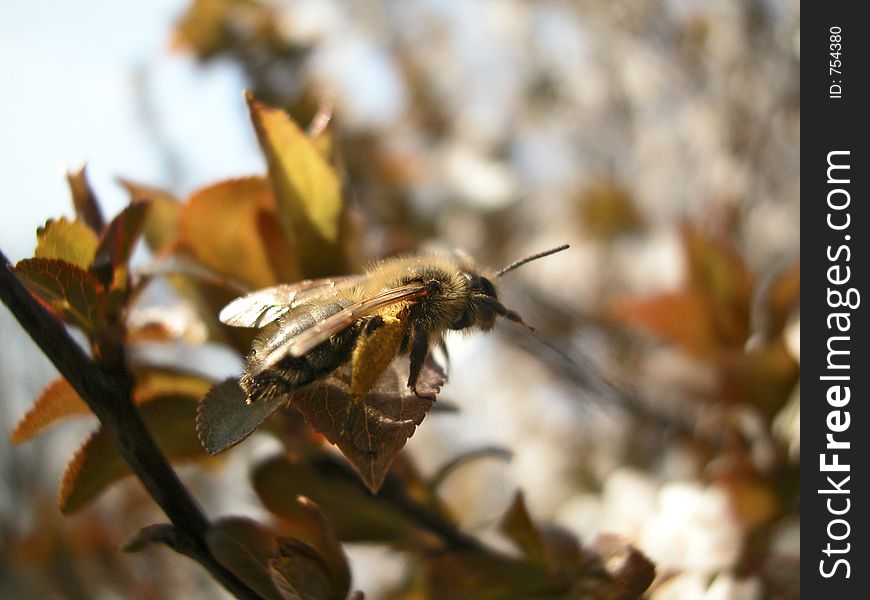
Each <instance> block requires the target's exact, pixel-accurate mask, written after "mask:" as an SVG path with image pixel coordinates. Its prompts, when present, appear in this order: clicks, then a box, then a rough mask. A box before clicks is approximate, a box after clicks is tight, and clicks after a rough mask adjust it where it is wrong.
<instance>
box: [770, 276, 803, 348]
mask: <svg viewBox="0 0 870 600" xmlns="http://www.w3.org/2000/svg"><path fill="white" fill-rule="evenodd" d="M800 299H801V262H800V260H797V261H795V262H794V263H793V264H792V265H791V266H790V267H789V268H787V269H785V270H783V271H782V272H781V273H779V274H778V275H777V277H776V278H775V279H774V281H773V283H772V284H771V285H770V288H769V290H768V292H767V297H766V298H765V303H764V308H765V311H766V313H767V314H766V316H767V323H766V324H765V325H766V327H765V330H766V334H767V337H768V338H772V337H775V336H778V335H780V334H781V333H782V331H783V329H785V325H786V323H787V322H788V318H789V316H791V312H792V311H793V310H794V308H795V306H796V305H797V304H798V303H799V302H800Z"/></svg>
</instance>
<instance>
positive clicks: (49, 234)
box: [34, 217, 99, 270]
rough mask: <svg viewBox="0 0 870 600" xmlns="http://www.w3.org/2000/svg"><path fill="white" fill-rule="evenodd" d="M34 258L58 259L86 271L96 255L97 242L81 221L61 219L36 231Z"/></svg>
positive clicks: (48, 223) (47, 223)
mask: <svg viewBox="0 0 870 600" xmlns="http://www.w3.org/2000/svg"><path fill="white" fill-rule="evenodd" d="M36 240H37V242H36V251H35V252H34V255H35V257H36V258H48V259H59V260H62V261H65V262H68V263H71V264H73V265H75V266H76V267H79V268H80V269H85V270H86V269H88V268H90V266H91V263H92V262H93V260H94V255H96V253H97V246H98V245H99V240H98V239H97V236H96V234H95V233H94V232H93V231H92V230H91V229H90V228H89V227H88V226H87V225H85V223H84V222H82V221H78V220H76V221H70V220H68V219H65V218H63V217H61V218H60V219H52V220H49V221H46V223H45V225H44V226H43V227H40V228H39V229H38V230H37V231H36Z"/></svg>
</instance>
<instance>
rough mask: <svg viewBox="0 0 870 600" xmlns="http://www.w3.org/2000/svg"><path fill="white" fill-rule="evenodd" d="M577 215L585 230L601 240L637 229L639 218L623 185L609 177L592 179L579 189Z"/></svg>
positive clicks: (641, 221) (639, 224)
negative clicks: (578, 214) (583, 187)
mask: <svg viewBox="0 0 870 600" xmlns="http://www.w3.org/2000/svg"><path fill="white" fill-rule="evenodd" d="M579 200H580V205H579V209H580V216H581V217H582V219H583V225H584V226H585V229H586V230H587V231H588V232H589V233H590V234H591V235H593V236H595V237H597V238H599V239H602V240H612V239H614V238H616V237H618V236H620V235H623V234H628V233H632V232H635V231H637V230H638V229H640V228H641V227H642V226H643V218H642V217H641V215H640V213H639V212H638V210H637V207H636V206H635V204H634V201H633V199H632V196H631V193H630V191H629V190H628V189H626V187H625V186H624V184H623V183H622V182H620V181H618V180H616V179H613V178H607V177H604V178H598V179H597V180H593V181H592V182H591V183H590V184H588V185H587V187H586V188H585V189H584V190H583V191H582V193H581V197H580V198H579Z"/></svg>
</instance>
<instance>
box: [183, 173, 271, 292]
mask: <svg viewBox="0 0 870 600" xmlns="http://www.w3.org/2000/svg"><path fill="white" fill-rule="evenodd" d="M262 213H265V214H266V215H272V218H275V217H274V214H275V213H274V204H273V199H272V191H271V188H270V187H269V183H268V181H266V180H265V179H263V178H260V177H248V178H245V179H233V180H229V181H223V182H220V183H217V184H214V185H211V186H209V187H206V188H203V189H201V190H199V191H198V192H196V193H194V194H193V195H192V196H191V197H190V198H189V199H188V201H187V203H186V204H185V205H184V207H183V208H182V211H181V215H180V217H179V229H178V231H179V238H180V243H181V247H182V248H183V249H185V250H188V251H189V252H190V253H191V254H192V255H193V256H194V257H196V258H197V259H198V260H199V261H200V262H202V263H203V264H204V265H205V266H207V267H209V268H211V269H214V270H215V271H217V272H218V273H220V274H223V275H228V276H230V277H232V278H234V279H236V280H239V281H243V282H245V283H246V284H248V285H249V286H250V287H251V288H260V287H267V286H270V285H274V284H276V283H278V276H277V274H276V273H275V271H274V270H273V268H272V260H271V259H270V257H269V251H270V248H267V247H266V245H265V243H264V241H263V239H262V236H261V231H262V230H261V225H260V222H261V219H262V218H263V217H261V214H262Z"/></svg>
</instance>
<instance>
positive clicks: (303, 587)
mask: <svg viewBox="0 0 870 600" xmlns="http://www.w3.org/2000/svg"><path fill="white" fill-rule="evenodd" d="M269 569H270V571H271V574H272V581H273V582H274V584H275V586H276V587H277V588H278V590H280V593H281V598H283V599H285V600H344V598H345V597H346V595H347V590H345V591H344V593H343V594H340V593H339V592H338V591H337V590H336V589H335V588H334V586H333V583H332V582H331V581H330V579H329V574H328V573H327V572H326V565H325V564H324V563H323V559H322V558H321V556H320V555H319V554H317V552H316V551H315V550H314V549H313V548H311V546H308V545H307V544H305V543H304V542H301V541H299V540H295V539H292V538H284V539H282V540H281V542H280V546H279V551H278V556H277V557H276V558H274V559H272V560H270V561H269Z"/></svg>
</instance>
